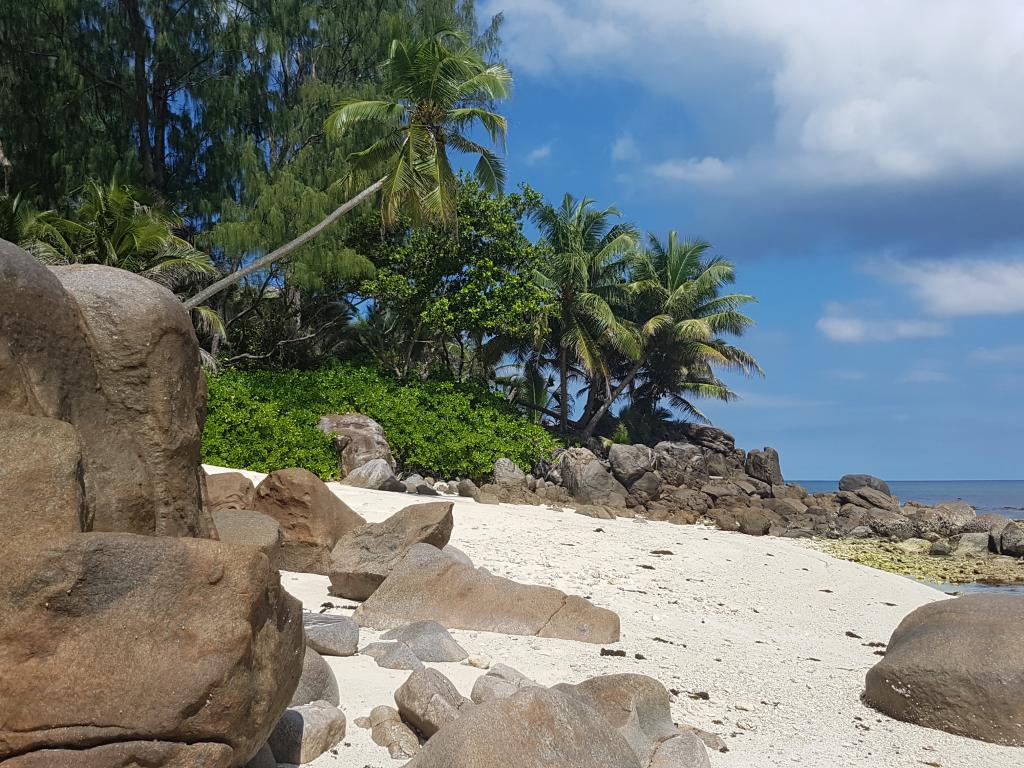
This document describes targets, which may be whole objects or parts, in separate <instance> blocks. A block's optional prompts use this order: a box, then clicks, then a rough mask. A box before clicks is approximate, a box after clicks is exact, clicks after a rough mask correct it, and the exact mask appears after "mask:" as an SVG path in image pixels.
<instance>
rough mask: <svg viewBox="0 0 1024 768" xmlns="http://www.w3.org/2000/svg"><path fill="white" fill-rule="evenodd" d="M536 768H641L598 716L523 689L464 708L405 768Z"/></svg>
mask: <svg viewBox="0 0 1024 768" xmlns="http://www.w3.org/2000/svg"><path fill="white" fill-rule="evenodd" d="M535 766H544V768H596V767H597V766H602V768H603V767H604V766H608V767H609V768H611V766H615V768H641V765H640V762H639V760H638V759H637V757H636V755H635V754H634V752H633V750H632V749H630V746H629V744H628V743H627V742H626V740H625V739H624V738H622V736H621V735H620V734H619V733H618V731H616V730H614V729H613V728H609V727H608V723H607V722H606V721H605V720H604V719H603V718H602V717H601V716H600V715H599V714H598V713H597V712H595V711H594V710H593V709H592V708H591V707H589V706H587V705H586V704H584V703H582V702H580V701H579V700H577V699H576V698H574V697H572V696H568V695H566V694H564V693H561V692H559V691H555V690H549V689H546V688H524V689H523V690H521V691H519V692H518V693H516V694H514V695H512V696H509V697H506V698H501V699H494V700H492V701H489V702H487V703H486V704H481V705H477V706H474V707H470V708H468V709H466V710H465V711H464V712H463V713H462V715H461V716H460V717H459V718H458V720H456V721H455V722H453V723H451V724H450V725H449V726H448V727H446V728H444V729H443V730H441V731H440V732H438V733H437V734H436V735H435V736H434V737H433V738H432V739H430V741H428V742H427V744H426V746H425V747H424V748H423V750H422V751H421V752H420V753H419V754H418V755H417V756H416V757H414V758H413V759H412V760H411V761H410V762H409V763H408V764H407V766H406V768H535ZM642 768H647V766H643V767H642Z"/></svg>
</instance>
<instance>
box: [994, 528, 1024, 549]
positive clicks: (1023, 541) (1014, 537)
mask: <svg viewBox="0 0 1024 768" xmlns="http://www.w3.org/2000/svg"><path fill="white" fill-rule="evenodd" d="M990 536H991V534H990ZM996 551H997V552H998V553H999V554H1001V555H1011V556H1012V557H1024V525H1021V524H1020V523H1007V524H1006V525H1005V526H1004V527H1003V529H1002V531H1001V533H1000V535H999V545H998V548H997V549H996Z"/></svg>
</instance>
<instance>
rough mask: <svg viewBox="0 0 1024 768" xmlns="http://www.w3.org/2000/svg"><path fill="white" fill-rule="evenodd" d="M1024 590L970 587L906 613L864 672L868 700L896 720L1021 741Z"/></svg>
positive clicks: (1023, 722) (1009, 742)
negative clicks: (971, 591) (973, 590)
mask: <svg viewBox="0 0 1024 768" xmlns="http://www.w3.org/2000/svg"><path fill="white" fill-rule="evenodd" d="M1021 626H1024V598H1021V597H1018V596H1016V595H993V594H987V595H968V596H966V597H960V598H957V599H955V600H942V601H939V602H935V603H929V604H928V605H924V606H922V607H920V608H918V609H917V610H915V611H914V612H913V613H911V614H910V615H909V616H907V617H906V618H905V619H903V621H902V622H901V623H900V625H899V626H898V627H897V628H896V631H895V632H894V633H893V635H892V639H891V640H890V641H889V645H888V648H887V650H886V654H885V656H884V657H883V659H882V660H881V661H879V662H878V663H877V664H876V665H875V666H874V667H872V668H871V670H869V671H868V673H867V678H866V681H865V690H864V700H865V702H866V703H867V704H869V705H870V706H872V707H875V708H876V709H878V710H881V711H882V712H884V713H886V714H888V715H890V716H892V717H895V718H896V719H898V720H905V721H907V722H912V723H917V724H918V725H923V726H926V727H928V728H936V729H938V730H942V731H948V732H950V733H956V734H959V735H961V736H968V737H970V738H973V739H981V740H983V741H990V742H995V743H997V744H1005V745H1008V746H1018V747H1019V746H1024V696H1022V695H1021V691H1022V690H1024V644H1022V643H1021V642H1020V627H1021Z"/></svg>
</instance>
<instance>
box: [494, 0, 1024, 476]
mask: <svg viewBox="0 0 1024 768" xmlns="http://www.w3.org/2000/svg"><path fill="white" fill-rule="evenodd" d="M483 9H484V10H485V11H487V12H490V13H495V12H498V11H503V12H504V13H505V26H504V40H505V55H506V58H507V59H508V63H509V64H510V65H511V66H512V68H513V71H514V73H515V75H516V91H515V95H514V97H513V98H512V100H511V101H510V102H509V103H508V104H507V105H506V107H505V112H506V114H507V115H508V117H509V121H510V129H509V146H508V165H509V172H510V179H511V181H512V182H513V183H518V182H520V181H528V182H529V183H530V184H531V185H532V186H534V187H535V188H536V189H538V190H539V191H541V192H543V193H544V194H545V195H546V196H547V197H548V198H549V199H552V200H558V199H560V198H561V196H562V194H563V193H564V192H572V193H573V194H574V195H577V196H582V195H589V196H591V197H594V198H596V199H597V201H598V202H599V203H601V204H602V205H611V204H615V205H617V206H618V207H619V208H621V209H622V210H623V212H624V214H625V216H626V218H627V219H629V220H631V221H633V222H634V223H636V224H637V225H638V226H640V227H641V228H643V229H645V230H649V231H653V232H657V233H660V234H664V233H666V232H667V231H668V230H669V229H673V228H674V229H678V230H679V231H680V232H681V233H683V234H686V235H693V236H700V237H703V238H705V239H707V240H709V241H711V242H712V243H713V244H715V246H716V248H717V251H718V252H719V253H721V254H723V255H725V256H727V257H728V258H730V259H732V260H733V261H734V262H735V263H736V264H737V267H738V273H739V284H738V289H739V290H741V291H743V292H746V293H752V294H754V295H756V296H757V297H758V298H759V303H758V304H757V305H755V306H754V307H753V309H752V312H751V314H753V316H754V317H755V319H756V320H757V327H756V329H755V330H754V331H752V332H751V333H750V334H749V335H748V336H746V337H744V340H743V344H744V345H745V347H746V348H747V349H749V350H750V351H751V352H753V353H754V354H755V355H757V357H758V358H759V359H760V361H761V363H762V365H763V367H764V368H765V370H766V373H767V377H766V378H765V379H764V380H742V379H741V380H736V381H735V382H734V384H735V388H736V389H737V391H739V392H740V393H741V394H742V395H743V399H742V401H741V402H738V403H731V404H727V405H723V404H714V403H708V404H706V412H707V413H708V414H709V415H710V416H711V418H712V419H713V421H714V422H715V423H716V424H718V425H719V426H722V427H723V428H726V429H728V430H729V431H731V432H732V433H733V434H735V436H736V438H737V441H738V443H739V444H740V445H742V446H744V447H747V448H751V447H756V446H761V445H772V446H774V447H776V448H778V449H779V451H780V453H781V455H782V459H783V471H784V472H785V473H786V475H787V476H788V477H790V478H794V479H827V478H834V477H837V476H839V475H840V474H843V473H845V472H870V473H873V474H878V475H880V476H882V477H886V478H888V479H997V478H1003V479H1015V478H1021V477H1024V468H1022V466H1021V462H1020V460H1019V458H1018V457H1019V455H1020V454H1019V453H1018V450H1017V448H1018V443H1019V441H1020V436H1021V435H1022V433H1024V406H1022V404H1021V402H1020V393H1022V392H1024V333H1022V331H1024V174H1022V171H1024V95H1022V94H1024V4H1021V3H1019V2H1016V1H1015V2H1000V1H999V0H986V2H979V3H963V2H960V1H959V0H900V1H898V2H875V1H872V0H859V2H847V1H846V0H832V2H829V3H821V2H820V0H817V1H814V2H804V1H803V0H787V2H785V3H767V2H763V0H716V1H715V2H713V3H712V2H706V1H705V0H637V1H636V2H630V3H623V2H621V0H591V1H590V2H586V3H584V2H569V1H568V0H517V1H516V2H512V0H487V1H486V2H484V3H483Z"/></svg>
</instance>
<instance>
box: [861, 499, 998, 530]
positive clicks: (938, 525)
mask: <svg viewBox="0 0 1024 768" xmlns="http://www.w3.org/2000/svg"><path fill="white" fill-rule="evenodd" d="M862 490H863V489H862ZM902 511H903V514H905V515H906V516H907V517H909V518H910V519H911V520H913V521H914V524H915V525H916V526H917V532H918V535H919V536H920V535H924V534H927V533H934V534H937V535H939V536H954V535H956V534H958V533H971V532H977V533H983V532H987V528H986V529H985V531H972V528H973V527H974V523H975V521H976V519H977V513H976V512H975V511H974V507H972V506H971V505H970V504H964V503H963V502H944V503H942V504H936V505H935V506H934V507H918V506H911V505H909V504H908V505H906V506H905V507H903V510H902Z"/></svg>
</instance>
